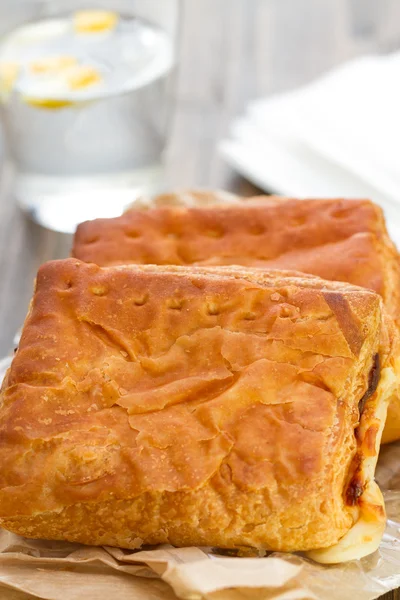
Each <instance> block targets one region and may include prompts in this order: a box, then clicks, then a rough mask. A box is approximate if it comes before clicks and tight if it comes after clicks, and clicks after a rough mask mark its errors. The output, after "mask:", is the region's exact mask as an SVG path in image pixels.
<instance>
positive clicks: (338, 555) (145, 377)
mask: <svg viewBox="0 0 400 600" xmlns="http://www.w3.org/2000/svg"><path fill="white" fill-rule="evenodd" d="M381 303H382V301H381V299H380V297H379V296H378V295H377V294H375V293H374V292H372V291H368V290H365V289H362V288H357V287H355V286H351V285H348V284H340V283H331V282H325V281H323V280H321V279H318V278H314V277H310V276H308V277H307V276H303V275H297V276H296V275H295V274H293V273H289V274H288V273H285V272H278V271H275V272H264V271H262V270H257V269H246V268H244V267H232V268H230V267H219V268H201V267H194V268H190V267H186V268H185V267H171V266H168V267H162V266H158V267H157V266H136V265H132V266H122V267H111V268H103V269H102V268H100V267H98V266H96V265H93V264H85V263H82V262H80V261H77V260H75V259H68V260H64V261H55V262H52V263H47V264H46V265H44V266H43V267H41V269H40V271H39V274H38V278H37V285H36V291H35V295H34V298H33V302H32V305H31V309H30V312H29V315H28V317H27V320H26V322H25V326H24V330H23V333H22V337H21V342H20V346H19V349H18V351H17V353H16V355H15V357H14V361H13V363H12V366H11V368H10V370H9V372H8V374H7V376H6V379H5V381H4V384H3V388H2V393H1V406H0V461H1V465H2V469H1V471H0V525H1V526H2V527H5V528H6V529H9V530H11V531H14V532H16V533H19V534H21V535H23V536H27V537H33V538H50V539H64V540H70V541H77V542H82V543H85V544H107V545H116V546H122V547H127V548H134V547H136V546H137V545H140V544H141V543H145V544H158V543H163V542H168V543H172V544H174V545H177V546H182V545H210V546H218V547H225V548H226V547H228V548H229V547H241V546H247V547H255V548H264V549H272V550H282V551H296V550H303V551H313V554H312V556H313V557H314V558H316V559H317V560H321V561H322V562H339V561H341V560H348V559H351V558H355V557H359V556H363V555H365V554H368V553H370V552H372V551H373V550H375V549H376V547H377V545H378V544H379V541H380V538H381V535H382V533H383V529H384V522H385V513H384V506H383V501H382V497H381V495H380V492H379V489H378V487H377V486H376V484H375V483H374V469H375V464H376V459H377V454H378V450H379V443H380V436H381V432H382V428H383V422H384V419H385V413H386V403H387V399H388V396H389V395H390V393H391V389H392V387H393V360H392V357H391V345H392V334H393V332H392V329H391V327H390V321H388V324H386V321H385V318H384V317H382V307H381ZM379 371H381V377H380V379H379ZM360 415H361V417H360Z"/></svg>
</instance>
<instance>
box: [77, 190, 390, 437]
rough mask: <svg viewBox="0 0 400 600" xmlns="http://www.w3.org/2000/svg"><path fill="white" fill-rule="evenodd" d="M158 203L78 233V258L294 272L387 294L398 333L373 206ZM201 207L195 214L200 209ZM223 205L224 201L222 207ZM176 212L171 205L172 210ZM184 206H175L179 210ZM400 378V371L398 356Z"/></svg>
mask: <svg viewBox="0 0 400 600" xmlns="http://www.w3.org/2000/svg"><path fill="white" fill-rule="evenodd" d="M204 196H205V197H206V200H207V204H206V203H205V201H204V200H203V198H202V195H201V192H193V193H192V196H191V195H190V193H188V192H186V193H185V194H183V195H180V194H177V195H176V196H175V197H174V196H173V195H171V194H169V195H165V196H159V197H158V198H156V199H155V201H154V204H153V206H154V205H155V208H153V209H151V204H149V203H147V204H145V205H144V206H141V208H150V210H147V211H143V210H135V209H132V210H130V211H128V212H126V213H125V214H124V215H122V216H121V217H118V218H116V219H99V220H96V221H88V222H86V223H83V224H82V225H80V226H79V227H78V230H77V232H76V235H75V239H74V246H73V256H75V257H76V258H79V259H81V260H84V261H86V262H94V263H96V264H98V265H102V266H106V265H117V264H129V263H138V264H146V263H154V264H177V265H188V264H189V265H190V264H197V265H213V264H214V265H218V264H226V265H228V264H238V265H246V266H257V267H263V268H265V267H267V268H277V269H296V270H298V271H304V272H307V273H312V274H314V275H318V276H320V277H322V278H324V279H329V280H337V281H346V282H349V283H353V284H355V285H360V286H363V287H366V288H370V289H373V290H375V291H376V292H378V293H379V294H381V296H382V297H383V300H384V303H385V306H386V309H387V311H388V312H389V314H390V315H391V316H392V317H393V318H394V319H395V322H396V324H397V326H398V327H399V328H400V262H399V255H398V253H397V250H396V248H395V246H394V244H393V243H392V241H391V240H390V238H389V236H388V233H387V231H386V227H385V221H384V217H383V213H382V210H381V209H380V208H379V207H378V206H377V205H375V204H374V203H372V202H370V201H369V200H343V199H327V200H318V199H316V200H296V199H289V198H280V197H274V196H272V197H266V196H265V197H258V198H253V199H250V200H247V201H245V202H243V201H242V202H241V203H240V202H239V201H237V200H236V201H235V200H234V199H233V200H231V203H230V204H229V205H226V199H225V198H221V197H220V192H216V194H215V196H214V202H215V204H214V206H211V205H210V199H211V197H210V192H208V193H204ZM196 201H197V204H198V206H197V207H196V206H195V204H196ZM223 201H224V203H223V204H221V202H223ZM168 203H170V204H174V205H175V206H167V204H168ZM179 203H181V204H184V205H186V206H176V205H177V204H179ZM397 353H398V355H399V367H398V369H399V372H400V349H399V350H398V352H397ZM398 438H400V397H399V394H396V395H395V397H394V398H393V401H392V402H391V405H390V408H389V414H388V421H387V425H386V428H385V433H384V441H385V442H388V441H392V440H394V439H398Z"/></svg>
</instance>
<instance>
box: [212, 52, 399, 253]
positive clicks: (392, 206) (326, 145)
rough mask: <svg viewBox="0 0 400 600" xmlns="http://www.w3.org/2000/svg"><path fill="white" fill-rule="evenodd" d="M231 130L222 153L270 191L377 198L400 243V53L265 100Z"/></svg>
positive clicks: (352, 64)
mask: <svg viewBox="0 0 400 600" xmlns="http://www.w3.org/2000/svg"><path fill="white" fill-rule="evenodd" d="M230 133H231V137H230V139H227V140H224V141H223V142H222V143H221V145H220V151H221V152H222V154H223V156H224V157H225V159H226V160H227V161H228V162H229V163H230V164H231V165H232V166H234V167H235V168H236V169H237V170H238V171H239V172H240V173H242V174H243V175H244V176H246V177H247V178H248V179H250V180H251V181H253V183H255V184H256V185H258V186H259V187H261V188H262V189H265V190H267V191H272V192H275V193H280V194H285V195H291V196H297V197H304V196H309V197H310V196H319V197H329V196H345V197H369V198H371V199H372V200H374V201H375V202H377V203H379V204H381V206H382V207H383V208H384V210H385V214H386V218H387V221H388V226H389V230H390V233H391V235H392V237H393V238H394V240H395V241H396V243H397V244H398V245H399V246H400V53H395V54H391V55H386V56H367V57H362V58H359V59H356V60H354V61H351V62H349V63H347V64H345V65H344V66H341V67H339V68H338V69H336V70H334V71H332V72H330V73H328V74H327V75H325V76H324V77H322V78H321V79H319V80H318V81H316V82H314V83H312V84H310V85H307V86H305V87H303V88H301V89H299V90H296V91H294V92H290V93H286V94H283V95H279V96H275V97H272V98H267V99H261V100H257V101H255V102H253V103H252V104H250V105H249V107H248V108H247V111H246V114H245V115H244V117H241V118H239V119H237V120H236V121H235V122H234V123H233V125H232V128H231V132H230Z"/></svg>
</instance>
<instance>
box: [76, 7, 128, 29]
mask: <svg viewBox="0 0 400 600" xmlns="http://www.w3.org/2000/svg"><path fill="white" fill-rule="evenodd" d="M118 19H119V15H118V14H117V13H115V12H112V11H108V10H81V11H79V12H77V13H75V15H74V30H75V32H76V33H99V32H104V31H111V30H112V29H115V27H116V25H117V23H118Z"/></svg>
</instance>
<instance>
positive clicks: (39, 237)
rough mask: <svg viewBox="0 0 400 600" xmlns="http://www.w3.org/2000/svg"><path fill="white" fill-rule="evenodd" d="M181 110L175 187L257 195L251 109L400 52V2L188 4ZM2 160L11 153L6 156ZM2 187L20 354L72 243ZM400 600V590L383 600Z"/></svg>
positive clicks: (3, 268)
mask: <svg viewBox="0 0 400 600" xmlns="http://www.w3.org/2000/svg"><path fill="white" fill-rule="evenodd" d="M183 4H184V10H183V23H182V34H181V45H180V67H179V73H178V79H177V89H176V105H175V112H174V117H173V127H172V132H171V139H170V144H169V151H168V156H167V170H168V180H169V183H170V185H171V186H172V187H174V186H179V187H183V186H194V185H200V186H216V187H225V188H227V189H230V190H233V191H238V192H240V193H243V194H244V195H251V194H252V193H254V191H255V189H254V188H253V187H252V186H251V185H250V184H248V183H247V182H245V181H244V180H243V179H241V178H240V177H238V176H237V175H236V174H235V173H234V172H233V171H232V170H231V169H230V168H229V167H227V165H226V164H224V162H223V161H222V160H221V159H220V158H219V156H218V151H217V144H218V141H219V140H220V139H222V138H223V137H224V136H225V135H226V134H227V131H228V128H229V123H230V121H231V119H232V118H233V117H234V116H235V115H237V114H239V113H240V112H241V111H242V109H243V108H244V106H245V104H246V102H247V101H248V100H249V99H251V98H255V97H257V96H263V95H268V94H273V93H275V92H279V91H283V90H288V89H291V88H294V87H296V86H299V85H301V84H304V83H306V82H308V81H310V80H312V79H313V78H314V77H317V76H318V75H320V74H321V73H323V72H324V71H326V70H327V69H329V68H331V67H333V66H334V65H337V64H339V63H341V62H343V61H345V60H347V59H349V58H352V57H354V56H357V55H360V54H365V53H368V52H386V51H391V50H395V49H399V48H400V3H399V2H398V0H379V2H378V1H377V0H201V2H200V1H195V0H183ZM0 156H1V153H0ZM10 189H11V182H10V169H9V167H8V166H7V165H5V167H4V168H3V174H2V177H1V182H0V324H1V327H0V356H1V355H3V354H5V353H6V352H8V351H9V349H10V348H11V347H12V338H13V335H14V333H15V331H16V330H17V329H18V327H19V326H20V325H21V323H22V322H23V319H24V315H25V313H26V309H27V305H28V301H29V298H30V295H31V292H32V285H33V279H34V276H35V272H36V269H37V267H38V265H39V264H40V263H42V262H43V261H45V260H48V259H52V258H60V257H63V256H66V255H68V253H69V248H70V243H71V239H70V237H69V236H64V235H59V234H55V233H52V232H49V231H47V230H44V229H42V228H40V227H38V226H37V225H35V224H33V223H31V222H29V221H28V220H27V219H26V218H25V217H24V215H23V214H21V212H20V211H19V209H18V208H17V207H16V205H15V202H14V200H13V198H12V194H11V191H10ZM382 598H384V599H385V600H389V599H390V600H400V593H399V592H398V591H396V592H391V593H389V594H386V595H385V596H383V597H382Z"/></svg>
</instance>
